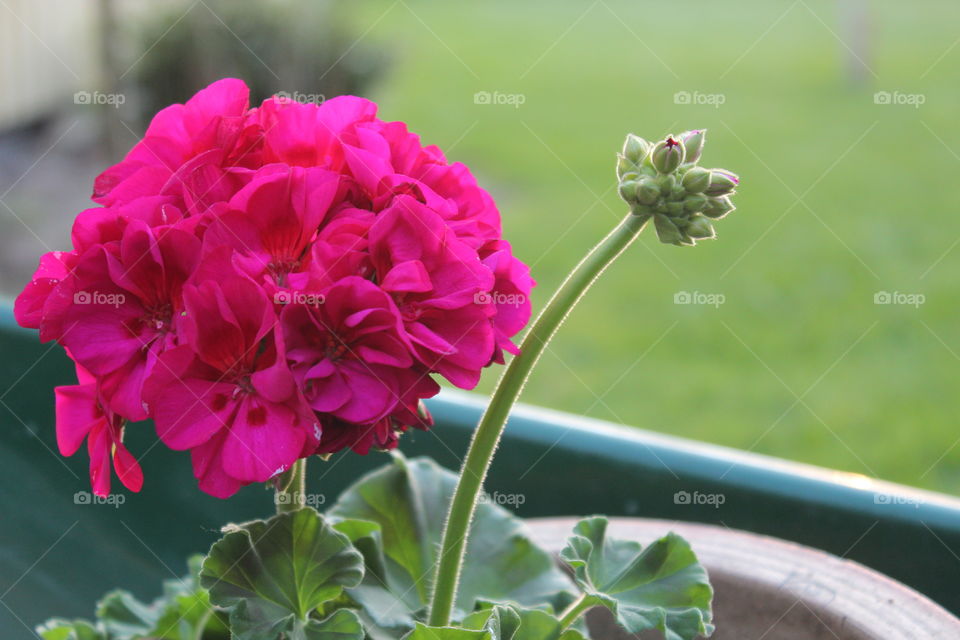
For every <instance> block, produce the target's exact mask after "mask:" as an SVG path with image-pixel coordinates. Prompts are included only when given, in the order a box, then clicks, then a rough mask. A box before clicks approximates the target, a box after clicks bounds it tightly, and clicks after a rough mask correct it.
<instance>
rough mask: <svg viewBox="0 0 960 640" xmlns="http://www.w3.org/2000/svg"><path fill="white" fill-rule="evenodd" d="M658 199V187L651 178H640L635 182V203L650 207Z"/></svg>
mask: <svg viewBox="0 0 960 640" xmlns="http://www.w3.org/2000/svg"><path fill="white" fill-rule="evenodd" d="M659 198H660V186H659V185H658V184H657V183H656V182H654V181H653V180H652V179H651V178H649V177H646V176H642V177H641V178H640V179H639V180H638V181H637V202H639V203H640V204H646V205H650V204H653V203H655V202H656V201H657V199H659Z"/></svg>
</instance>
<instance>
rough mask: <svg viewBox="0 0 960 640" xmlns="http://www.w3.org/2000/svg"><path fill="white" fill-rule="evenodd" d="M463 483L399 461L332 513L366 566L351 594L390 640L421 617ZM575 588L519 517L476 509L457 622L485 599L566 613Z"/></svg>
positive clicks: (419, 462)
mask: <svg viewBox="0 0 960 640" xmlns="http://www.w3.org/2000/svg"><path fill="white" fill-rule="evenodd" d="M456 483H457V476H456V474H454V473H452V472H450V471H447V470H446V469H443V468H441V467H440V466H438V465H437V464H436V463H435V462H433V461H432V460H430V459H427V458H417V459H414V460H405V459H404V458H402V457H400V456H395V458H394V463H393V464H390V465H387V466H386V467H384V468H382V469H379V470H378V471H375V472H373V473H371V474H370V475H368V476H366V477H364V478H362V479H361V480H360V481H359V482H357V483H356V484H355V485H353V486H352V487H350V488H349V489H347V491H346V492H345V493H344V494H343V495H342V496H341V497H340V499H339V500H338V501H337V503H336V504H335V505H334V506H333V507H332V508H331V510H330V511H329V514H330V515H331V516H333V517H335V518H341V519H344V521H341V522H339V523H338V524H337V525H336V527H337V528H338V530H340V531H342V532H343V533H345V534H347V535H348V536H350V538H351V540H352V541H353V543H354V545H355V546H356V547H357V548H358V549H360V550H361V552H362V553H363V555H364V559H365V562H366V566H367V575H366V577H365V578H364V581H363V583H362V584H361V585H360V586H358V587H353V588H351V589H349V590H348V593H349V595H350V597H351V598H353V599H354V600H355V601H356V602H357V603H358V604H359V605H360V606H361V607H363V609H364V615H365V616H366V617H367V618H369V619H370V620H371V621H372V622H373V623H374V624H375V625H376V626H378V627H380V628H381V629H389V630H393V633H392V634H390V636H389V637H398V635H399V634H402V633H406V632H408V631H410V630H412V629H413V628H414V621H415V620H417V619H422V616H423V612H424V611H425V608H426V606H427V603H428V602H429V595H430V592H431V585H432V580H433V573H434V568H435V567H434V562H435V559H436V555H437V553H438V550H439V548H440V538H441V536H442V533H443V524H444V522H445V520H446V517H447V509H448V507H449V504H450V500H451V498H452V496H453V491H454V488H455V487H456ZM358 521H359V522H358ZM572 586H573V585H571V583H570V580H569V579H568V578H567V576H566V575H564V573H563V572H562V571H561V570H560V569H559V568H558V567H557V566H556V564H555V563H554V560H553V557H552V556H551V555H550V554H549V553H548V552H546V551H544V550H543V549H540V548H539V547H537V546H536V545H534V543H533V542H532V540H531V539H530V537H529V536H528V534H527V532H526V530H525V527H524V525H523V523H522V522H521V521H520V519H519V518H516V517H515V516H513V514H511V513H510V512H509V511H507V510H506V509H503V508H502V507H499V506H497V505H494V504H491V503H489V502H486V503H482V504H480V505H479V506H478V507H477V511H476V516H475V518H474V522H473V525H472V528H471V533H470V539H469V542H468V544H467V551H466V560H465V562H464V567H463V574H462V576H461V579H460V587H459V592H458V597H457V602H456V609H457V610H456V612H455V617H457V618H458V619H459V618H462V617H463V616H464V615H466V614H468V613H470V612H472V611H473V610H474V608H475V606H476V603H477V601H478V600H482V599H483V600H494V601H500V602H504V601H507V602H516V603H518V604H520V605H524V606H530V607H538V606H545V605H549V606H552V607H554V608H559V607H561V606H563V605H564V604H565V603H567V602H569V600H570V598H571V595H570V589H571V587H572Z"/></svg>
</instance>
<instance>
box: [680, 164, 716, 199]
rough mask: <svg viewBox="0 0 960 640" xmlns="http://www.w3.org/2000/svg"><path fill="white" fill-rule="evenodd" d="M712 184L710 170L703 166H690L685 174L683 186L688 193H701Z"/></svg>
mask: <svg viewBox="0 0 960 640" xmlns="http://www.w3.org/2000/svg"><path fill="white" fill-rule="evenodd" d="M709 186H710V170H709V169H704V168H703V167H690V170H689V171H687V172H686V173H685V174H684V175H683V188H684V189H686V190H687V192H688V193H701V192H702V191H704V190H706V188H707V187H709Z"/></svg>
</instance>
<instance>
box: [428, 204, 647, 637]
mask: <svg viewBox="0 0 960 640" xmlns="http://www.w3.org/2000/svg"><path fill="white" fill-rule="evenodd" d="M648 220H649V217H648V216H637V215H633V214H628V215H627V217H626V218H624V219H623V221H622V222H620V224H619V225H618V226H617V227H616V228H615V229H614V230H613V231H611V232H610V234H609V235H607V237H606V238H604V239H603V240H601V241H600V243H599V244H598V245H597V246H596V247H594V248H593V250H591V251H590V253H588V254H587V256H586V257H585V258H584V259H583V260H581V261H580V264H578V265H577V266H576V268H575V269H574V270H573V271H572V272H571V273H570V275H569V276H567V279H566V280H564V281H563V284H561V285H560V288H559V289H557V292H556V293H555V294H553V297H552V298H551V299H550V302H548V303H547V306H546V307H545V308H544V309H543V311H542V312H541V313H540V315H539V316H538V317H537V319H536V321H535V322H534V323H533V325H532V326H531V327H530V330H529V331H528V332H527V335H526V336H525V337H524V339H523V341H522V342H521V343H520V355H518V356H516V357H515V358H513V360H511V361H510V364H509V365H507V368H506V370H505V371H504V372H503V376H501V378H500V381H499V382H498V383H497V388H496V390H495V391H494V392H493V396H492V398H491V399H490V404H489V405H488V406H487V409H486V411H485V412H484V414H483V417H482V418H481V419H480V424H479V425H478V426H477V429H476V431H475V432H474V434H473V439H472V440H471V442H470V448H469V449H468V451H467V456H466V458H464V461H463V467H462V469H461V470H460V478H459V480H458V482H457V489H456V491H455V492H454V494H453V501H452V502H451V503H450V512H449V514H448V516H447V523H446V527H445V528H444V531H443V542H442V545H441V548H440V557H439V561H438V565H437V573H436V576H435V580H434V583H433V585H434V586H433V598H432V601H431V603H430V619H429V624H430V625H431V626H436V627H443V626H446V625H448V624H450V616H451V614H452V612H453V604H454V601H455V599H456V592H457V585H458V583H459V580H460V570H461V566H462V565H463V555H464V550H465V549H466V543H467V534H468V530H469V527H470V523H471V521H472V519H473V513H474V511H475V509H476V506H477V498H478V497H479V495H480V491H481V489H482V487H483V480H484V478H485V477H486V475H487V470H488V469H489V468H490V461H491V459H492V458H493V454H494V451H495V450H496V448H497V444H498V443H499V442H500V436H501V434H502V433H503V428H504V426H505V425H506V422H507V417H508V415H509V413H510V409H511V408H512V407H513V405H514V403H515V402H516V401H517V397H518V396H519V395H520V392H521V390H522V389H523V386H524V384H525V383H526V381H527V378H528V377H529V376H530V371H531V369H533V366H534V365H535V364H536V363H537V360H539V358H540V356H541V355H542V354H543V350H544V348H545V347H546V346H547V343H548V342H550V339H551V338H552V337H553V335H554V334H555V333H556V331H557V329H558V328H559V327H560V325H561V324H562V323H563V320H564V319H565V318H566V317H567V314H569V313H570V310H571V309H573V307H574V306H575V305H576V304H577V302H578V301H579V300H580V298H581V297H582V296H583V294H584V293H586V292H587V290H588V289H589V288H590V285H592V284H593V282H594V281H595V280H596V279H597V278H598V277H599V276H600V274H601V273H603V271H604V270H605V269H606V268H607V267H608V266H609V265H610V264H611V263H612V262H613V261H614V260H615V259H616V258H617V256H619V255H620V254H621V253H623V251H624V250H625V249H626V248H627V247H628V246H630V243H632V242H633V241H634V240H635V239H636V237H637V236H638V235H639V234H640V232H641V231H642V230H643V228H644V226H645V225H646V223H647V221H648Z"/></svg>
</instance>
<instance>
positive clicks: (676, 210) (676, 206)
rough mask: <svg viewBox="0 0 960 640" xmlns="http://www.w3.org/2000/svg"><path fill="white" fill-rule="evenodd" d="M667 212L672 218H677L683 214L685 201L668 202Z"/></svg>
mask: <svg viewBox="0 0 960 640" xmlns="http://www.w3.org/2000/svg"><path fill="white" fill-rule="evenodd" d="M667 213H668V214H669V215H670V217H671V218H677V217H679V216H682V215H683V203H682V202H677V201H674V202H668V203H667Z"/></svg>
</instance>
